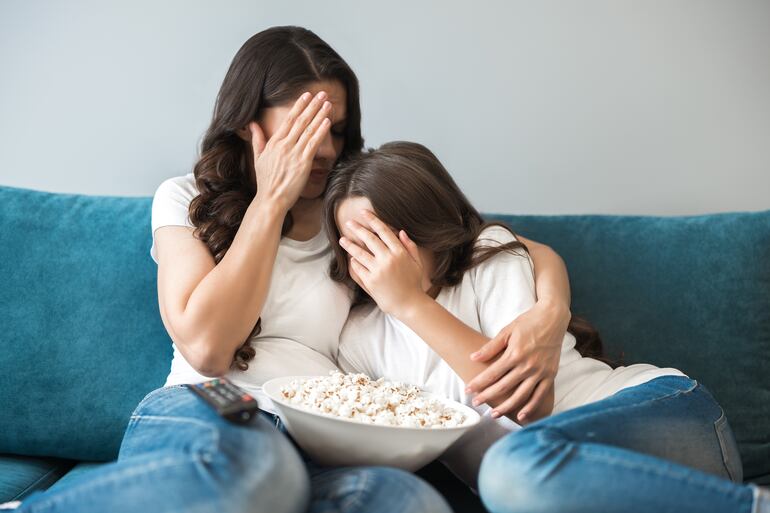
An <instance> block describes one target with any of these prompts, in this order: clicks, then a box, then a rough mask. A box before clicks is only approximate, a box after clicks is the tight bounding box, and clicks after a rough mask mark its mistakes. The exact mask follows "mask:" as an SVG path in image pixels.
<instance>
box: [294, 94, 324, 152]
mask: <svg viewBox="0 0 770 513" xmlns="http://www.w3.org/2000/svg"><path fill="white" fill-rule="evenodd" d="M325 100H326V92H324V91H321V92H320V93H318V94H317V95H315V96H314V97H313V99H312V100H310V103H309V104H308V105H307V106H306V107H305V109H304V110H303V111H302V112H301V113H300V114H299V116H297V119H296V120H295V121H294V124H293V125H292V127H291V129H290V130H289V134H288V135H287V136H286V137H284V141H286V142H287V143H289V144H290V145H293V144H296V143H297V141H298V140H299V138H300V136H301V135H302V133H303V132H304V131H305V130H307V127H308V125H310V123H311V122H312V121H313V119H314V118H315V116H316V114H318V111H319V110H321V108H322V107H323V106H324V104H325V103H326V102H325Z"/></svg>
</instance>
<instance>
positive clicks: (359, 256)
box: [340, 237, 375, 271]
mask: <svg viewBox="0 0 770 513" xmlns="http://www.w3.org/2000/svg"><path fill="white" fill-rule="evenodd" d="M340 246H342V248H343V249H344V250H345V251H347V252H348V254H349V255H350V256H351V257H353V258H354V259H355V260H357V261H358V263H359V265H361V264H363V266H364V267H366V270H367V271H368V270H369V269H371V268H373V267H374V265H375V260H374V257H373V256H372V255H371V254H370V253H369V252H368V251H366V250H364V249H363V248H362V247H361V246H359V245H358V244H356V243H355V242H353V241H351V240H350V239H348V238H347V237H342V238H340Z"/></svg>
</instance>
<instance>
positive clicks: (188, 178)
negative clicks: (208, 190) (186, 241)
mask: <svg viewBox="0 0 770 513" xmlns="http://www.w3.org/2000/svg"><path fill="white" fill-rule="evenodd" d="M197 195H198V190H197V189H196V187H195V177H194V176H193V174H192V173H188V174H187V175H184V176H175V177H173V178H169V179H168V180H166V181H164V182H163V183H161V184H160V185H159V186H158V189H157V190H156V191H155V195H154V196H153V198H152V221H151V226H152V247H150V256H151V257H152V259H153V260H154V261H155V263H156V264H157V263H158V253H157V250H156V249H155V230H157V229H158V228H161V227H163V226H189V227H190V228H194V225H193V224H192V222H191V221H190V217H189V208H190V202H191V201H192V200H193V198H195V197H196V196H197Z"/></svg>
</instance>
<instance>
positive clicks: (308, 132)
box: [297, 101, 332, 149]
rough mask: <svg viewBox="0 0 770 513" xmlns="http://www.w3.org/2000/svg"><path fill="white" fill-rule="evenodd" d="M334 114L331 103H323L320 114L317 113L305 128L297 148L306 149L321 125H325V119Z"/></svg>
mask: <svg viewBox="0 0 770 513" xmlns="http://www.w3.org/2000/svg"><path fill="white" fill-rule="evenodd" d="M331 112H332V104H331V102H329V101H325V102H323V104H322V105H321V108H320V109H318V112H316V114H315V117H313V119H312V121H310V124H308V125H307V127H305V129H304V130H303V131H302V133H301V134H300V136H299V139H298V140H297V147H298V148H301V149H304V148H305V146H307V143H308V142H309V141H310V139H311V138H312V137H313V135H315V133H316V132H317V131H318V129H319V128H321V125H322V124H323V121H324V119H326V118H328V117H329V116H331Z"/></svg>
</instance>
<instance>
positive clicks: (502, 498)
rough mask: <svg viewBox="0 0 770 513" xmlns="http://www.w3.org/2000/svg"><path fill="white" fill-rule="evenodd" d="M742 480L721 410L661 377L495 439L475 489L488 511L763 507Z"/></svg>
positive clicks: (692, 388)
mask: <svg viewBox="0 0 770 513" xmlns="http://www.w3.org/2000/svg"><path fill="white" fill-rule="evenodd" d="M741 481H742V467H741V461H740V456H739V454H738V449H737V446H736V443H735V439H734V437H733V433H732V430H731V429H730V426H729V425H728V423H727V419H726V418H725V415H724V411H723V410H722V408H721V407H720V406H719V405H718V404H717V403H716V401H715V400H714V398H713V397H712V396H711V394H710V393H709V392H708V390H706V388H705V387H703V386H702V385H700V384H698V383H697V382H696V381H694V380H691V379H689V378H685V377H681V376H664V377H660V378H656V379H653V380H651V381H649V382H647V383H644V384H642V385H638V386H635V387H631V388H628V389H624V390H621V391H620V392H618V393H616V394H615V395H613V396H611V397H608V398H607V399H604V400H601V401H597V402H595V403H591V404H588V405H585V406H582V407H579V408H575V409H573V410H569V411H565V412H563V413H561V414H558V415H554V416H552V417H547V418H545V419H542V420H540V421H538V422H534V423H532V424H530V425H529V426H527V427H525V428H524V429H522V430H519V431H514V432H513V433H511V434H509V435H507V436H506V437H504V438H502V439H500V440H498V441H497V442H496V443H495V444H494V445H492V447H490V449H489V450H488V451H487V453H486V454H485V456H484V459H483V460H482V464H481V470H480V473H479V494H480V496H481V499H482V501H483V502H484V505H485V506H486V507H487V508H488V509H489V511H491V512H492V513H501V512H527V513H535V512H549V513H552V512H560V513H572V512H590V513H605V512H607V513H609V512H623V513H635V512H645V513H649V512H654V513H669V512H671V513H674V512H676V513H683V512H689V511H693V512H698V513H710V512H735V513H759V512H762V513H765V512H770V502H768V495H767V491H766V490H760V489H759V488H757V487H756V486H754V485H743V484H740V483H741Z"/></svg>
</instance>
